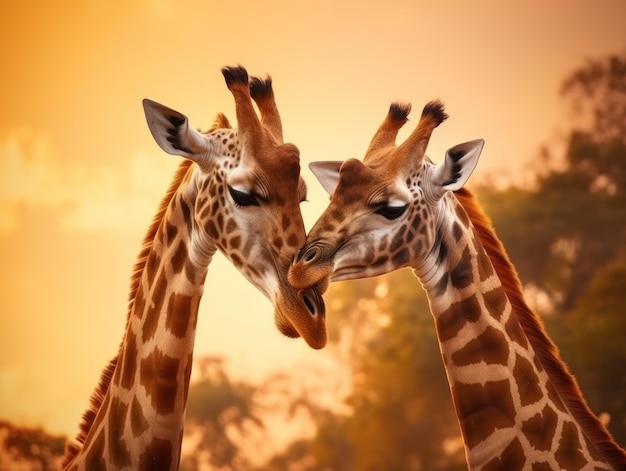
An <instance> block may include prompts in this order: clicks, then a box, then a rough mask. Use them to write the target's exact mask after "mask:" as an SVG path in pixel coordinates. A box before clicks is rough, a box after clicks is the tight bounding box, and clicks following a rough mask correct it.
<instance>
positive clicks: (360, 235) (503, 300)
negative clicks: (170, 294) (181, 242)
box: [289, 101, 626, 470]
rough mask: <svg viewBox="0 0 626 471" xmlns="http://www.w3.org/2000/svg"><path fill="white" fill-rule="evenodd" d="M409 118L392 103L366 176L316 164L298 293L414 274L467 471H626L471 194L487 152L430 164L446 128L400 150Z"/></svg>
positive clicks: (293, 278) (350, 168) (429, 110)
mask: <svg viewBox="0 0 626 471" xmlns="http://www.w3.org/2000/svg"><path fill="white" fill-rule="evenodd" d="M409 111H410V105H408V104H402V103H393V104H392V105H391V106H390V108H389V112H388V114H387V116H386V118H385V120H384V121H383V123H382V124H381V125H380V127H379V128H378V130H377V132H376V133H375V135H374V137H373V139H372V141H371V143H370V145H369V147H368V149H367V151H366V155H365V158H364V161H363V162H361V161H359V160H356V159H350V160H347V161H345V162H318V163H312V164H311V169H312V171H313V172H314V173H315V174H316V176H317V177H318V179H319V180H320V182H321V184H322V186H324V188H325V189H326V190H327V191H328V192H329V193H330V194H331V201H330V204H329V206H328V208H327V209H326V210H325V212H324V213H323V214H322V215H321V216H320V218H319V219H318V221H317V222H316V223H315V224H314V226H313V228H312V229H311V231H310V232H309V235H308V237H307V243H306V245H305V246H303V247H302V249H301V250H300V251H299V253H298V255H297V257H296V258H295V259H294V262H293V264H292V267H291V269H290V272H289V282H290V283H291V284H292V285H293V286H296V287H300V288H303V287H305V286H312V285H313V284H315V283H320V282H321V281H323V280H326V281H325V282H326V283H327V281H328V280H329V279H332V280H333V281H337V280H347V279H356V278H364V277H370V276H376V275H380V274H383V273H386V272H389V271H392V270H395V269H399V268H402V267H411V268H412V269H413V272H414V274H415V275H416V276H417V278H418V279H419V280H420V282H421V284H422V286H423V287H424V288H425V290H426V293H427V295H428V298H429V303H430V310H431V314H432V315H433V318H434V322H435V328H436V332H437V338H438V341H439V346H440V352H441V356H442V360H443V363H444V367H445V371H446V375H447V379H448V384H449V387H450V391H451V394H452V398H453V403H454V407H455V412H456V415H457V418H458V422H459V425H460V429H461V434H462V438H463V441H464V447H465V456H466V460H467V464H468V466H469V468H470V469H481V470H504V469H506V470H518V469H519V470H522V469H524V470H548V469H551V470H560V469H565V470H583V469H584V470H592V469H593V470H595V469H620V470H623V469H626V453H625V452H624V451H623V450H622V449H621V448H620V447H619V446H618V445H617V444H616V443H615V442H614V441H613V439H612V437H611V436H610V435H609V433H608V431H607V430H606V428H605V427H604V425H603V424H602V423H601V422H600V421H599V420H598V419H597V418H596V416H595V415H593V413H592V412H591V411H590V409H589V408H588V406H587V404H586V402H585V399H584V398H583V396H582V394H581V392H580V390H579V388H578V386H577V383H576V380H575V378H574V377H573V376H572V375H571V373H570V372H569V370H568V369H567V367H566V365H565V364H564V363H563V362H562V360H561V359H560V357H559V355H558V351H557V349H556V347H555V345H554V343H553V342H552V341H551V340H550V339H549V338H548V336H547V334H546V332H545V330H544V329H543V325H542V323H541V321H540V319H539V317H538V316H537V315H536V314H535V313H534V312H533V311H532V310H531V309H530V308H529V307H528V305H527V304H526V302H525V301H524V298H523V294H522V287H521V283H520V281H519V278H518V276H517V273H516V271H515V269H514V267H513V265H512V264H511V262H510V261H509V259H508V256H507V255H506V253H505V251H504V248H503V246H502V245H501V243H500V241H499V240H498V239H497V237H496V235H495V233H494V230H493V228H492V226H491V223H490V221H489V219H488V218H487V216H486V215H485V214H484V213H483V212H482V210H481V209H480V207H479V205H478V203H477V201H476V199H475V197H474V196H473V195H472V193H470V192H469V190H467V189H466V188H464V185H465V183H466V181H467V179H468V178H469V176H470V174H471V173H472V171H473V170H474V168H475V166H476V164H477V161H478V157H479V155H480V153H481V151H482V148H483V145H484V141H483V140H480V139H479V140H474V141H470V142H466V143H463V144H459V145H457V146H454V147H452V148H451V149H449V150H448V151H447V152H446V155H445V159H444V161H443V162H441V163H438V164H434V163H432V162H431V161H430V160H429V159H428V158H427V157H425V151H426V147H427V144H428V141H429V140H430V136H431V133H432V131H433V129H434V128H435V127H437V126H438V125H439V124H440V123H441V122H442V121H444V120H445V119H446V118H447V115H446V113H445V111H444V107H443V105H442V104H441V102H439V101H432V102H429V103H428V104H427V105H426V106H425V107H424V109H423V112H422V115H421V118H420V121H419V123H418V125H417V127H416V129H415V130H414V131H413V132H412V133H411V134H410V135H409V137H408V138H407V139H406V140H405V141H404V142H403V143H401V144H400V145H396V143H395V141H396V137H397V133H398V130H399V129H400V128H401V126H403V125H404V123H405V122H406V121H407V117H408V114H409Z"/></svg>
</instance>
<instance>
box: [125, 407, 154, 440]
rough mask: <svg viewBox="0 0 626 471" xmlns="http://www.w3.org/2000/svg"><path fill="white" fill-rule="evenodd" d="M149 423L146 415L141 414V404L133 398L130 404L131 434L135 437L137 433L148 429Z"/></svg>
mask: <svg viewBox="0 0 626 471" xmlns="http://www.w3.org/2000/svg"><path fill="white" fill-rule="evenodd" d="M149 426H150V424H149V423H148V421H147V420H146V416H145V415H144V414H143V410H142V408H141V404H139V401H138V400H137V398H136V397H135V398H133V403H132V404H131V406H130V427H131V430H132V431H133V436H134V437H135V438H137V437H138V436H139V435H141V434H142V433H144V432H145V431H146V430H148V427H149Z"/></svg>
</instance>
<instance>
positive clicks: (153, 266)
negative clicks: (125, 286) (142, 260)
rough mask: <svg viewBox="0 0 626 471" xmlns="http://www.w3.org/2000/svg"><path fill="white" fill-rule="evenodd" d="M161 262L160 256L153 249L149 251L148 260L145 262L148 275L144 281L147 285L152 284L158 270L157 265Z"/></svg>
mask: <svg viewBox="0 0 626 471" xmlns="http://www.w3.org/2000/svg"><path fill="white" fill-rule="evenodd" d="M160 264H161V257H160V255H159V254H158V253H156V252H155V251H152V252H150V255H148V260H147V262H146V271H147V272H148V276H147V277H146V281H147V282H148V285H149V286H152V284H153V283H154V277H155V276H156V274H157V271H159V265H160Z"/></svg>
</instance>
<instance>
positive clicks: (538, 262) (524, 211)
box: [479, 53, 626, 312]
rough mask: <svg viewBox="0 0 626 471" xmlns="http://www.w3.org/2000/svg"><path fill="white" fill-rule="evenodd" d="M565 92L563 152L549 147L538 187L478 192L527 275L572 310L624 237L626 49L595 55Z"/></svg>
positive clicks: (555, 305) (562, 309)
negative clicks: (567, 114)
mask: <svg viewBox="0 0 626 471" xmlns="http://www.w3.org/2000/svg"><path fill="white" fill-rule="evenodd" d="M561 93H562V95H563V96H564V98H565V99H566V100H567V101H568V102H569V103H570V104H571V109H572V110H573V114H572V129H571V130H570V131H569V134H567V137H566V139H565V147H564V155H563V157H562V159H558V158H557V157H555V156H554V155H552V154H551V152H550V151H549V150H547V149H544V150H543V154H542V156H543V161H542V166H541V167H542V168H538V169H537V172H538V174H537V180H536V187H535V188H534V189H526V190H523V189H520V188H508V189H505V190H502V191H497V190H491V189H489V188H487V187H482V188H480V189H479V194H480V196H481V201H482V202H483V204H484V205H485V207H486V208H487V212H488V213H489V214H490V215H491V217H492V219H493V221H494V224H495V226H496V228H497V230H498V234H499V236H500V237H501V239H502V241H503V242H504V245H505V247H507V250H508V251H509V253H510V255H511V258H512V260H513V262H514V263H515V264H516V267H517V269H518V271H519V272H520V276H521V277H522V280H523V281H524V283H530V284H532V285H534V286H536V287H538V288H539V289H540V290H542V291H543V292H544V293H545V294H546V295H547V296H548V297H549V299H550V301H551V305H552V307H553V308H554V309H555V310H556V311H558V312H566V311H568V310H571V309H572V308H573V307H574V305H575V304H576V301H577V298H578V296H579V295H580V294H581V293H583V292H584V290H585V288H586V287H587V285H588V283H589V281H590V280H591V278H592V276H593V274H594V271H595V270H596V269H597V268H598V267H600V266H602V265H604V264H605V263H607V262H608V261H609V260H611V258H612V257H613V256H614V254H615V253H616V252H617V251H618V250H620V248H621V247H622V246H623V245H624V244H625V243H626V53H625V54H624V55H622V56H610V57H607V58H604V59H600V60H593V61H589V62H588V63H587V64H586V65H584V66H582V67H580V68H579V69H576V70H575V71H574V72H573V73H572V74H570V75H569V76H568V77H567V78H566V79H565V80H564V82H563V86H562V89H561ZM557 160H558V161H559V165H558V167H554V166H552V165H551V162H555V161H557Z"/></svg>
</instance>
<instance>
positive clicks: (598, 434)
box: [455, 188, 626, 470]
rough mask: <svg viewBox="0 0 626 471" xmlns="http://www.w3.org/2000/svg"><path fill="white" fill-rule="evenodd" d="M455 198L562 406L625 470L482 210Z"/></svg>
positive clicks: (470, 200) (465, 193)
mask: <svg viewBox="0 0 626 471" xmlns="http://www.w3.org/2000/svg"><path fill="white" fill-rule="evenodd" d="M455 195H456V197H457V198H458V200H459V202H460V203H461V205H462V206H463V208H464V209H465V211H466V212H467V214H468V216H469V218H470V220H471V221H472V224H473V225H474V227H475V228H476V232H477V234H478V236H479V237H480V241H481V242H482V244H483V247H484V248H485V250H486V252H487V255H488V256H489V258H490V259H491V262H492V264H493V266H494V268H495V270H496V273H497V274H498V278H500V281H501V283H502V286H503V288H504V290H505V291H506V294H507V297H508V298H509V301H510V302H511V305H512V307H513V311H514V312H515V314H516V316H517V318H518V320H519V322H520V324H521V326H522V328H523V330H524V333H525V334H526V337H527V338H528V341H529V342H530V343H531V345H532V347H533V349H534V350H535V353H536V354H537V356H538V357H539V360H540V362H541V364H542V365H543V367H544V368H545V370H546V373H547V374H548V376H549V377H550V380H551V381H552V383H553V384H554V386H555V388H556V390H557V391H558V393H559V396H560V397H561V399H562V400H563V403H564V404H565V406H566V407H567V408H568V410H569V411H570V412H571V414H572V415H573V416H574V418H575V419H576V420H577V421H578V423H580V425H581V427H582V428H583V430H584V431H585V433H586V434H587V438H589V440H590V442H591V443H592V444H593V446H594V447H595V448H596V449H597V450H598V452H599V453H600V454H601V455H602V456H603V457H604V458H605V459H606V460H607V461H608V462H609V463H610V464H611V465H612V466H614V467H615V469H620V470H621V469H626V452H625V451H624V450H623V449H621V448H620V447H619V446H618V445H617V444H616V443H615V441H614V440H613V438H612V437H611V435H610V434H609V433H608V431H607V430H606V427H605V426H604V425H603V424H602V423H601V422H600V420H599V419H598V418H597V417H596V416H595V415H594V414H593V412H592V411H591V409H590V408H589V406H588V405H587V403H586V401H585V399H584V397H583V395H582V393H581V391H580V388H579V387H578V383H577V382H576V378H575V377H574V376H573V375H572V373H571V372H570V371H569V369H568V367H567V365H566V364H565V363H564V362H563V360H561V358H560V356H559V352H558V348H557V347H556V345H554V343H553V342H552V340H551V339H550V338H549V337H548V336H547V334H546V332H545V329H544V327H543V323H542V321H541V319H540V318H539V316H538V315H537V314H536V313H535V312H533V311H532V309H530V307H529V306H528V305H527V304H526V301H525V300H524V295H523V292H522V284H521V282H520V280H519V277H518V275H517V272H516V270H515V267H514V266H513V264H512V263H511V261H510V260H509V257H508V255H507V254H506V251H505V249H504V246H503V245H502V243H501V242H500V240H499V239H498V238H497V236H496V234H495V231H494V229H493V226H492V224H491V221H490V219H489V217H488V216H487V215H485V213H484V212H483V211H482V209H481V208H480V206H479V204H478V201H477V199H476V197H475V196H474V195H473V194H472V193H471V192H470V191H469V190H467V189H464V188H462V189H460V190H458V191H457V192H455Z"/></svg>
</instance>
